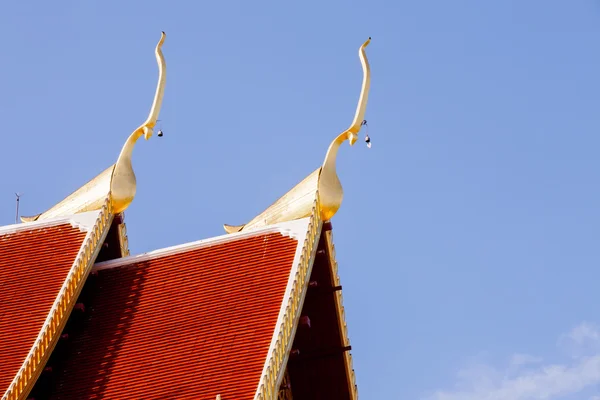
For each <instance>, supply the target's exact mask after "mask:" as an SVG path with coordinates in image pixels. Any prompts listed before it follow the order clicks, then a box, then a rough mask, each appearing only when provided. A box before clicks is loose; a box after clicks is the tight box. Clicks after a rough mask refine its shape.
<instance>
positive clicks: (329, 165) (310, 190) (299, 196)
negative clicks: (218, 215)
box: [223, 38, 371, 233]
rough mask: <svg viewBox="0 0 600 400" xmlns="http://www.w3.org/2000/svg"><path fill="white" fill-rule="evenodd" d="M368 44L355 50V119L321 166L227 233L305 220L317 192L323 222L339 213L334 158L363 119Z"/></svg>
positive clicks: (368, 73) (340, 191) (368, 71)
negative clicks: (359, 75) (359, 74)
mask: <svg viewBox="0 0 600 400" xmlns="http://www.w3.org/2000/svg"><path fill="white" fill-rule="evenodd" d="M370 42H371V38H369V39H368V40H367V41H366V42H364V43H363V44H362V45H361V46H360V48H359V50H358V56H359V58H360V62H361V64H362V69H363V82H362V88H361V91H360V97H359V99H358V105H357V107H356V112H355V114H354V119H353V121H352V123H351V124H350V127H349V128H348V129H346V130H345V131H343V132H342V133H341V134H339V135H338V136H337V137H336V138H335V139H334V140H333V141H332V142H331V144H330V145H329V148H328V149H327V154H326V155H325V160H324V161H323V165H322V166H321V167H320V168H318V169H317V170H315V171H314V172H313V173H312V174H310V175H309V176H307V177H306V178H305V179H304V180H303V181H302V182H300V183H299V184H297V185H296V186H295V187H294V188H293V189H291V190H290V191H289V192H287V193H286V194H285V195H283V196H282V197H281V198H280V199H279V200H277V201H276V202H275V203H273V204H272V205H271V206H270V207H269V208H267V209H266V210H265V211H263V212H262V213H261V214H259V215H258V216H256V217H255V218H254V219H252V220H251V221H250V222H248V223H247V224H245V225H238V226H233V225H224V226H223V227H224V228H225V231H226V232H227V233H235V232H239V231H241V230H244V229H250V228H253V227H260V226H265V225H270V224H275V223H278V222H282V221H290V220H294V219H299V218H304V217H307V216H308V215H310V213H311V210H312V206H313V202H314V198H315V197H316V196H317V193H318V195H319V197H320V213H321V218H322V220H323V221H328V220H329V219H331V217H333V216H334V215H335V213H336V212H337V211H338V210H339V208H340V206H341V204H342V199H343V197H344V191H343V189H342V184H341V183H340V180H339V178H338V176H337V172H336V158H337V153H338V150H339V148H340V145H341V144H342V143H344V142H345V141H346V140H348V141H349V142H350V145H351V146H352V145H354V143H355V142H356V140H357V138H358V132H359V131H360V128H361V125H362V122H363V120H364V118H365V112H366V109H367V101H368V98H369V89H370V87H371V68H370V66H369V61H368V59H367V54H366V52H365V48H366V47H367V46H368V45H369V43H370Z"/></svg>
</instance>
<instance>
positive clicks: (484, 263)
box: [0, 0, 600, 400]
mask: <svg viewBox="0 0 600 400" xmlns="http://www.w3.org/2000/svg"><path fill="white" fill-rule="evenodd" d="M0 18H1V20H2V26H3V35H4V38H3V40H2V42H3V44H2V50H1V51H2V63H0V93H1V96H0V110H1V115H2V126H1V127H2V130H3V134H2V142H1V143H2V144H1V145H0V168H2V170H3V171H4V174H3V175H2V185H1V186H0V188H1V191H0V224H9V223H12V222H13V220H14V205H15V204H14V192H17V191H18V192H21V193H23V197H22V203H21V210H22V213H23V214H25V215H29V214H35V213H38V212H41V211H43V210H45V209H46V208H48V207H50V206H52V205H53V204H54V203H56V202H57V201H59V200H61V199H62V198H64V197H65V196H66V195H68V194H69V193H70V192H71V191H73V190H74V189H76V188H77V187H79V186H80V185H82V184H83V183H85V182H86V181H87V180H88V179H90V178H92V177H94V176H95V175H96V174H97V173H99V172H101V171H102V170H103V169H104V168H106V167H107V166H108V165H110V164H111V163H113V162H114V161H115V160H116V158H117V156H118V153H119V151H120V148H121V146H122V144H123V142H124V140H125V139H126V138H127V136H128V135H129V134H130V133H131V131H132V130H133V129H135V128H136V127H137V126H138V125H139V124H140V123H141V122H142V121H143V120H144V119H145V117H146V115H147V112H148V110H149V107H150V103H151V100H152V96H153V93H154V87H155V83H156V76H157V70H156V64H155V60H154V55H153V49H154V46H155V44H156V41H157V40H158V39H159V36H160V31H161V30H165V31H166V32H167V39H166V42H165V45H164V48H163V51H164V54H165V57H166V59H167V65H168V76H167V88H166V93H165V99H164V103H163V109H162V112H161V116H160V117H161V119H162V120H163V123H162V129H163V130H164V132H165V136H164V137H163V138H158V137H156V136H154V137H153V138H152V139H151V140H149V141H147V142H146V141H142V142H139V143H138V145H137V146H136V149H135V152H134V160H133V162H134V168H135V170H136V175H137V179H138V192H137V196H136V198H135V200H134V202H133V204H132V205H131V207H130V208H129V210H128V211H127V212H126V220H127V228H128V232H129V238H130V246H131V250H132V252H135V253H140V252H144V251H148V250H152V249H156V248H161V247H166V246H169V245H175V244H179V243H183V242H189V241H194V240H198V239H201V238H206V237H211V236H215V235H220V234H222V233H223V231H222V228H221V225H222V224H223V223H229V224H239V223H244V222H246V221H248V220H249V219H251V218H252V217H253V216H255V215H256V214H257V213H258V212H260V211H262V210H263V209H264V208H265V207H266V206H268V205H269V204H271V203H272V202H273V201H274V200H275V199H276V198H277V197H279V196H280V195H281V194H283V193H285V192H286V191H287V190H288V189H289V188H291V187H292V186H293V185H294V184H295V183H297V182H298V181H299V180H300V179H302V178H303V177H304V176H306V175H307V174H308V173H310V172H312V171H313V170H314V169H315V168H316V167H317V166H318V165H320V163H321V162H322V160H323V157H324V155H325V152H326V149H327V146H328V145H329V143H330V141H331V140H332V139H333V138H334V137H335V136H336V135H337V134H338V133H339V132H340V131H341V130H343V129H345V128H346V127H347V125H348V124H349V123H350V121H351V119H352V117H353V115H354V109H355V105H356V100H357V97H358V93H359V88H360V82H361V69H360V63H359V60H358V57H357V49H358V47H359V45H360V44H361V43H362V42H363V41H364V40H365V39H366V38H367V37H369V36H372V37H373V41H372V43H371V45H370V46H369V47H368V49H367V52H368V56H369V60H370V62H371V67H372V86H371V87H372V89H371V95H370V102H369V105H368V108H367V117H366V118H367V120H368V122H369V129H370V132H369V133H370V136H371V138H372V141H373V148H372V149H367V148H366V146H365V145H364V143H362V142H358V143H357V145H355V146H354V147H349V146H347V145H345V146H344V147H343V148H342V149H341V151H340V154H339V157H338V171H339V175H340V178H341V181H342V184H343V186H344V190H345V198H344V204H343V205H342V208H341V210H340V212H339V213H338V214H337V215H336V216H335V217H334V220H333V225H334V237H335V243H336V249H337V257H338V262H339V267H340V275H341V279H342V283H343V287H344V302H345V306H346V316H347V321H348V325H349V330H350V338H351V342H352V347H353V356H354V363H355V369H356V373H357V379H358V385H359V391H360V394H361V398H363V399H415V400H424V399H428V400H472V399H473V400H475V399H477V400H488V399H489V400H492V399H493V400H504V399H507V400H526V399H527V400H528V399H567V400H580V399H581V400H596V399H598V398H600V397H598V396H600V330H599V328H598V324H600V316H599V314H598V304H599V303H600V292H599V291H598V289H597V287H598V281H599V280H600V269H599V268H598V266H599V262H600V253H599V252H598V239H599V231H598V226H600V189H599V187H598V185H597V182H598V170H599V168H598V167H599V166H600V165H599V162H598V149H599V148H600V139H599V137H600V136H599V132H600V113H598V111H597V110H598V106H599V103H600V100H599V99H600V96H599V94H598V93H600V90H599V89H600V78H599V75H598V71H599V70H600V55H599V54H600V52H599V49H600V3H598V2H597V1H569V2H567V1H557V0H555V1H548V0H546V1H541V0H531V1H526V2H525V1H496V2H482V1H460V0H458V1H453V2H449V1H429V2H406V1H397V2H392V1H389V2H384V1H374V0H372V1H369V2H341V1H329V2H316V1H304V2H294V3H291V2H256V1H255V2H243V1H223V2H191V1H188V2H157V1H145V2H140V1H137V2H134V1H131V2H118V1H103V2H80V1H62V2H35V3H34V2H7V3H6V4H3V5H2V6H0ZM361 139H362V134H361Z"/></svg>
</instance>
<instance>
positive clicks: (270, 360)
mask: <svg viewBox="0 0 600 400" xmlns="http://www.w3.org/2000/svg"><path fill="white" fill-rule="evenodd" d="M319 209H320V206H319V193H316V196H315V199H314V201H313V206H312V208H311V210H312V212H311V214H310V221H309V222H308V228H307V230H306V235H305V237H304V242H303V244H302V249H301V250H300V257H298V262H297V264H296V261H294V263H295V265H297V267H296V268H295V274H294V276H293V278H292V277H291V276H290V280H289V281H288V286H287V287H286V293H288V295H287V296H286V297H284V299H283V301H282V302H281V308H280V315H279V317H278V320H277V325H276V327H275V332H274V334H273V338H272V343H271V345H270V348H269V353H268V354H267V358H266V360H265V365H264V368H263V373H262V375H261V378H260V382H259V384H258V388H257V390H256V393H255V395H254V399H255V400H269V399H275V398H277V394H278V391H279V387H280V386H281V381H282V380H283V378H284V374H285V370H286V368H285V367H286V365H287V360H288V357H289V355H290V350H291V347H292V344H293V343H294V336H295V332H296V328H297V327H298V320H299V318H300V314H301V311H302V306H303V304H304V299H305V297H306V292H307V288H308V281H309V279H310V275H311V272H312V268H313V264H314V260H315V254H316V251H317V247H318V246H319V239H320V237H321V232H322V227H323V221H322V220H321V218H320V212H319ZM296 251H298V250H296ZM292 268H294V267H292ZM293 271H294V269H292V272H293ZM290 274H291V273H290Z"/></svg>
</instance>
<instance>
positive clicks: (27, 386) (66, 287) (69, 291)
mask: <svg viewBox="0 0 600 400" xmlns="http://www.w3.org/2000/svg"><path fill="white" fill-rule="evenodd" d="M112 219H113V214H112V203H111V201H110V196H109V197H107V198H106V200H105V202H104V205H103V206H102V208H101V209H100V210H98V211H90V212H86V213H81V214H76V215H72V216H70V217H68V218H64V217H63V218H57V219H52V220H45V221H41V222H39V223H37V222H32V223H25V224H19V225H21V226H23V229H25V230H26V229H32V228H43V227H44V226H53V225H57V224H60V223H64V222H65V220H67V221H69V222H71V224H72V225H73V226H75V227H78V228H79V229H81V230H82V231H87V235H86V237H85V239H84V241H83V245H82V246H81V248H80V250H79V253H78V254H77V256H76V257H75V260H74V262H73V265H72V266H71V269H70V270H69V273H68V275H67V278H66V279H65V281H64V282H63V285H62V286H61V288H60V291H59V292H58V295H57V296H56V299H55V300H54V303H53V304H52V307H51V309H50V311H49V312H48V316H47V317H46V320H45V322H44V325H42V328H41V329H40V332H39V334H38V336H37V338H36V340H35V342H34V343H33V346H32V347H31V349H30V350H29V353H28V354H27V356H26V358H25V360H24V361H23V364H22V366H21V368H20V369H19V371H18V372H17V374H16V375H15V377H14V378H13V380H12V382H11V384H10V386H9V387H8V389H7V390H6V392H5V393H4V395H3V396H2V400H17V399H20V398H22V397H24V396H25V395H27V394H28V393H29V391H30V390H31V389H32V387H33V385H34V383H35V381H36V380H37V377H38V376H39V374H40V372H41V367H43V366H44V365H45V363H46V362H47V360H48V358H49V357H50V354H51V353H52V350H53V348H54V346H55V344H56V341H57V339H58V337H59V336H60V333H61V332H62V329H63V328H64V325H65V324H66V322H67V319H68V317H69V314H70V313H71V310H72V309H73V306H74V305H75V301H76V300H77V297H78V296H79V293H80V291H81V289H82V287H83V284H84V283H85V279H86V277H87V275H88V274H89V272H90V270H91V267H92V265H93V263H94V260H95V259H96V257H97V256H98V253H99V252H100V247H101V246H100V244H101V243H102V242H103V241H104V239H105V238H106V235H107V233H108V230H109V229H110V225H111V222H112ZM0 229H1V231H0V232H1V233H4V234H6V233H13V232H18V231H19V230H21V227H20V226H14V225H10V226H7V227H3V228H0Z"/></svg>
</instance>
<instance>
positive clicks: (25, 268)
mask: <svg viewBox="0 0 600 400" xmlns="http://www.w3.org/2000/svg"><path fill="white" fill-rule="evenodd" d="M97 215H98V212H93V213H87V214H86V215H84V216H80V217H79V218H74V217H70V218H61V219H56V220H52V221H46V222H44V223H32V224H18V225H10V226H6V227H0V393H2V394H4V393H5V392H6V391H7V389H8V387H9V385H10V384H11V382H12V381H13V379H14V378H15V376H16V374H17V372H18V371H19V369H20V368H21V365H22V364H23V362H24V361H25V359H26V357H27V355H28V353H29V351H30V349H31V348H32V346H33V344H34V342H35V341H36V339H37V337H38V335H39V334H40V330H41V328H42V326H43V325H44V322H45V320H46V317H47V316H48V313H49V311H50V309H51V308H52V305H53V304H54V302H55V300H56V297H57V295H58V293H59V291H60V289H61V287H62V285H63V282H64V281H65V279H66V277H67V275H68V273H69V271H70V269H71V267H72V266H73V263H74V261H75V259H76V257H77V255H78V253H79V252H80V250H81V248H82V246H83V244H84V240H85V238H86V236H87V235H88V230H89V228H90V225H89V223H90V222H91V226H93V221H95V217H96V216H97Z"/></svg>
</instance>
